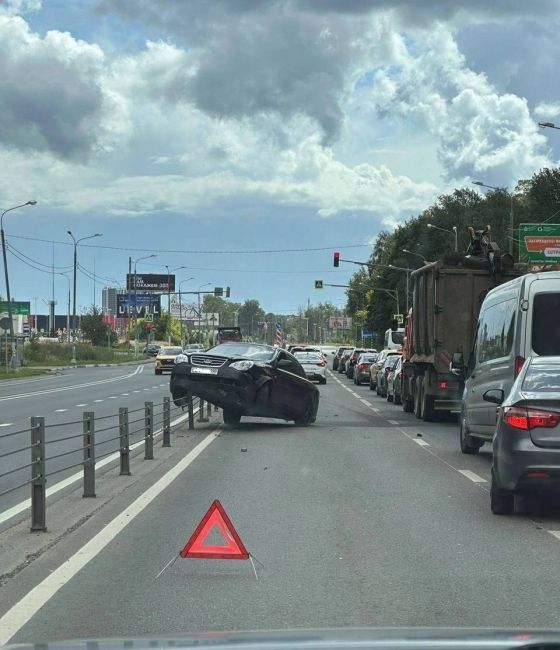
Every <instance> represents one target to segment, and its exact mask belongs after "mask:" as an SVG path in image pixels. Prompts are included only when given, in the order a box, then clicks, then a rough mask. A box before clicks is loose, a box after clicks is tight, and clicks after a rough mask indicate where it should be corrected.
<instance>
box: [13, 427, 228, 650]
mask: <svg viewBox="0 0 560 650" xmlns="http://www.w3.org/2000/svg"><path fill="white" fill-rule="evenodd" d="M218 431H219V429H215V430H214V431H212V432H211V433H209V434H208V435H207V436H206V437H205V438H204V439H203V440H202V441H201V442H199V443H198V445H197V446H196V447H195V448H194V449H193V450H191V451H190V452H189V453H188V454H187V455H186V456H185V457H184V458H182V459H181V460H180V461H179V462H178V463H177V464H176V465H175V466H174V467H172V468H171V469H170V470H169V471H168V472H166V473H165V474H164V475H163V476H162V477H161V478H160V479H159V480H158V481H156V483H154V484H153V485H152V486H151V487H149V488H148V489H147V490H146V491H145V492H144V493H143V494H141V495H140V496H139V497H138V498H137V499H136V500H135V501H133V502H132V503H131V504H130V505H129V506H128V507H127V508H125V509H124V510H123V511H122V512H121V513H120V514H119V515H117V516H116V517H115V518H114V519H113V520H112V521H111V522H109V523H108V524H107V525H106V526H105V527H104V528H103V529H102V530H100V531H99V532H98V533H97V535H95V537H93V538H92V539H91V540H90V541H89V542H87V543H86V544H85V545H84V546H83V547H82V548H81V549H80V550H79V551H77V552H76V553H74V555H72V557H70V558H69V559H68V560H66V562H64V563H63V564H61V565H60V566H59V567H58V569H55V570H54V571H53V572H52V573H51V574H50V575H48V576H47V577H46V578H45V579H44V580H43V581H42V582H40V583H39V584H38V585H36V586H35V587H34V588H33V589H32V590H31V591H30V592H28V593H27V594H26V595H25V596H24V597H23V598H22V599H21V600H19V601H18V602H17V603H16V604H15V605H13V607H11V608H10V609H9V610H8V611H7V612H6V613H5V614H4V616H2V617H1V618H0V646H2V645H5V644H6V643H8V641H9V640H10V639H11V638H12V637H13V636H14V635H15V634H17V633H18V632H19V630H21V628H22V627H23V626H24V625H25V624H26V623H28V622H29V621H30V620H31V618H33V616H34V615H35V614H36V613H37V612H38V611H39V610H40V609H41V607H43V606H44V605H46V603H48V601H49V600H50V599H51V598H52V597H53V596H54V595H55V594H56V593H57V591H58V590H59V589H61V588H62V587H64V585H65V584H67V583H68V582H69V581H70V580H71V579H72V578H73V577H74V576H75V575H76V574H77V573H79V572H80V571H81V570H82V569H83V568H84V567H85V566H86V565H87V564H88V563H89V562H90V561H91V560H93V558H94V557H96V556H97V555H99V553H100V552H101V551H102V550H103V549H104V548H105V547H106V546H107V545H108V544H109V543H110V542H111V541H112V540H113V539H114V538H115V537H116V536H117V535H118V534H119V533H120V532H121V531H122V530H124V528H126V526H127V525H128V524H129V523H130V522H131V521H133V520H134V519H135V518H136V517H137V516H138V515H139V514H140V513H141V512H142V511H143V510H144V509H145V508H146V507H147V506H149V505H150V503H151V502H152V501H153V500H154V499H155V498H156V497H158V496H159V495H160V494H161V493H162V492H163V491H164V490H165V489H166V488H167V487H169V486H170V485H171V483H173V481H174V480H175V479H176V478H177V477H178V476H180V475H181V474H182V472H184V471H185V470H186V469H187V467H189V465H191V463H193V462H194V461H195V460H196V458H198V456H200V454H201V453H202V452H203V451H204V450H205V449H206V447H208V446H209V445H210V444H211V443H212V441H214V440H216V433H217V432H218Z"/></svg>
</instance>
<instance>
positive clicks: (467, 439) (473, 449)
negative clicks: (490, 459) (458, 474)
mask: <svg viewBox="0 0 560 650" xmlns="http://www.w3.org/2000/svg"><path fill="white" fill-rule="evenodd" d="M459 442H460V445H461V451H462V452H463V453H464V454H478V452H479V450H480V448H481V447H482V445H483V444H484V442H483V441H482V440H477V439H476V438H473V437H472V436H470V435H469V433H468V429H467V423H466V418H465V415H464V413H461V417H460V420H459Z"/></svg>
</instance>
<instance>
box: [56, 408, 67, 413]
mask: <svg viewBox="0 0 560 650" xmlns="http://www.w3.org/2000/svg"><path fill="white" fill-rule="evenodd" d="M67 410H68V409H55V410H54V412H55V413H66V411H67Z"/></svg>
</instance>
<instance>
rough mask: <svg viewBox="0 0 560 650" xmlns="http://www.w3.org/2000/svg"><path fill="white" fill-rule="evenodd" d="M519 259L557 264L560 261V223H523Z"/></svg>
mask: <svg viewBox="0 0 560 650" xmlns="http://www.w3.org/2000/svg"><path fill="white" fill-rule="evenodd" d="M519 261H520V262H526V263H540V264H557V263H559V262H560V224H556V223H522V224H520V226H519Z"/></svg>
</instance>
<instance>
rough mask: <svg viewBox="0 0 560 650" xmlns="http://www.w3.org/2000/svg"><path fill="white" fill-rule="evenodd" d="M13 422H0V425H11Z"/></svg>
mask: <svg viewBox="0 0 560 650" xmlns="http://www.w3.org/2000/svg"><path fill="white" fill-rule="evenodd" d="M13 424H14V423H13V422H2V424H0V427H11V426H12V425H13Z"/></svg>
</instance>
